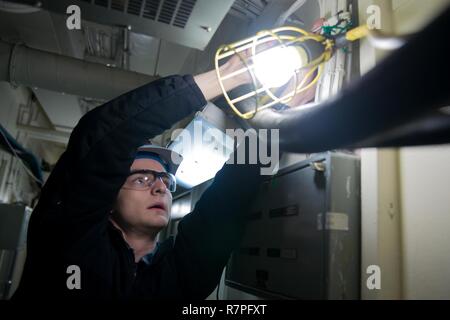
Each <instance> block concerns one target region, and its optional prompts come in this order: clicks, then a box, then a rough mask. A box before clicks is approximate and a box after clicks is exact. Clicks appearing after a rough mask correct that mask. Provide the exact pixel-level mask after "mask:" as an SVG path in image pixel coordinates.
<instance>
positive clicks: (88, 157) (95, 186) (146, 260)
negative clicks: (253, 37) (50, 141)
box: [13, 59, 261, 300]
mask: <svg viewBox="0 0 450 320" xmlns="http://www.w3.org/2000/svg"><path fill="white" fill-rule="evenodd" d="M238 64H240V62H238V61H237V60H236V59H234V60H233V59H231V60H230V62H228V63H227V64H225V65H224V66H223V67H222V68H224V71H228V72H232V71H233V70H236V68H237V65H238ZM247 80H248V79H245V78H235V79H234V80H232V81H228V83H226V86H227V89H232V88H234V87H236V86H238V85H239V84H242V83H245V82H246V81H247ZM219 94H221V89H220V86H219V84H218V81H217V79H216V75H215V71H210V72H207V73H204V74H201V75H198V76H195V77H192V76H184V77H181V76H171V77H167V78H163V79H160V80H157V81H154V82H152V83H150V84H147V85H144V86H142V87H140V88H138V89H135V90H133V91H131V92H128V93H126V94H124V95H122V96H120V97H118V98H116V99H114V100H112V101H110V102H108V103H106V104H104V105H103V106H100V107H98V108H96V109H94V110H92V111H91V112H89V113H87V114H86V115H85V116H84V117H83V118H82V119H81V120H80V122H79V123H78V125H77V126H76V128H75V129H74V131H73V133H72V135H71V137H70V141H69V144H68V147H67V150H66V151H65V152H64V154H63V155H62V156H61V158H60V159H59V161H58V162H57V164H56V166H55V168H54V170H53V172H52V174H51V175H50V177H49V179H48V181H47V182H46V184H45V186H44V188H43V190H42V195H41V198H40V200H39V203H38V205H37V206H36V208H35V210H34V211H33V214H32V217H31V220H30V223H29V230H28V244H27V250H28V253H27V260H26V264H25V268H24V272H23V277H22V280H21V284H20V286H19V288H18V290H17V292H16V294H15V295H14V297H13V299H14V300H21V299H42V298H45V299H47V298H52V299H91V298H102V299H134V298H142V299H186V298H189V299H204V298H206V297H207V296H208V295H209V294H210V293H211V292H212V291H213V289H214V288H215V286H216V285H217V283H218V282H219V280H220V276H221V273H222V270H223V268H224V266H225V264H226V262H227V260H228V258H229V256H230V253H231V252H232V250H233V249H234V248H236V247H238V244H239V240H240V237H241V235H242V231H243V226H244V220H245V218H244V216H245V213H246V211H248V209H249V205H250V203H251V201H252V198H253V197H254V195H255V190H256V188H257V186H258V184H259V182H260V180H261V176H260V170H259V166H258V165H225V166H224V167H223V168H222V170H221V171H220V172H219V173H218V174H217V175H216V177H215V180H214V183H213V184H212V186H211V187H210V188H209V189H208V190H206V191H205V193H204V194H203V196H202V198H201V199H200V200H199V202H198V203H197V204H196V206H195V209H194V210H193V212H192V213H190V214H188V215H186V216H185V217H184V218H183V219H182V220H181V222H180V223H179V226H178V233H177V237H176V238H175V239H174V238H169V239H168V240H166V241H164V242H162V243H161V244H159V245H157V244H156V237H157V235H158V233H159V231H160V230H162V229H163V228H165V227H166V226H167V224H168V222H169V216H170V207H171V203H172V195H171V192H170V191H171V190H172V191H173V187H174V184H175V182H174V177H173V174H175V171H174V166H172V164H171V163H170V157H167V155H166V156H164V153H165V152H166V153H167V152H168V151H167V150H164V149H158V148H156V147H154V146H147V147H143V148H141V149H140V150H139V151H138V152H136V150H137V149H138V147H139V146H142V145H143V144H144V143H145V142H146V141H148V139H150V138H152V137H154V136H156V135H158V134H160V133H161V132H163V131H164V130H166V129H169V128H170V127H171V126H172V125H173V124H174V123H176V122H177V121H179V120H181V119H183V118H185V117H186V116H188V115H189V114H191V113H193V112H195V111H198V110H200V109H201V108H202V107H203V106H204V105H205V104H206V100H209V99H212V98H214V97H216V96H218V95H219ZM74 270H75V271H76V270H79V276H80V279H79V280H80V286H74V285H73V283H71V281H72V280H73V279H72V280H71V279H69V278H70V277H71V275H72V272H74Z"/></svg>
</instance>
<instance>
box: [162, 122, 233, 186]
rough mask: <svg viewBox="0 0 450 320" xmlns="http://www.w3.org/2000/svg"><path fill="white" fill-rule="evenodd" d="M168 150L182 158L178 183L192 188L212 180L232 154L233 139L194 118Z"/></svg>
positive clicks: (178, 171)
mask: <svg viewBox="0 0 450 320" xmlns="http://www.w3.org/2000/svg"><path fill="white" fill-rule="evenodd" d="M169 148H170V149H172V150H173V151H176V152H178V153H180V154H181V155H182V156H183V161H182V162H181V164H180V166H179V167H178V170H177V173H176V178H177V183H178V184H179V185H181V186H183V187H185V188H192V187H195V186H197V185H199V184H201V183H203V182H205V181H207V180H210V179H212V178H214V176H215V174H216V173H217V171H219V170H220V169H221V168H222V167H223V165H224V163H225V162H226V161H227V160H228V158H229V157H230V154H231V153H232V152H233V139H232V138H231V137H229V136H228V135H226V134H225V133H224V132H223V131H221V130H219V129H218V128H216V127H215V126H214V125H212V124H211V123H209V122H208V121H206V120H205V119H204V118H202V117H201V116H199V115H197V116H196V117H195V118H194V120H193V121H192V122H191V123H190V124H189V125H188V126H187V127H186V128H185V129H184V130H183V131H182V132H181V134H179V135H178V136H177V138H175V140H174V142H173V143H172V144H171V145H170V146H169Z"/></svg>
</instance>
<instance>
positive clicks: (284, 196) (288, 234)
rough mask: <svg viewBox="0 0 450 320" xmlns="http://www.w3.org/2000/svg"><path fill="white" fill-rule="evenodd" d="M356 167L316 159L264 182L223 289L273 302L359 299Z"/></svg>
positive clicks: (330, 155)
mask: <svg viewBox="0 0 450 320" xmlns="http://www.w3.org/2000/svg"><path fill="white" fill-rule="evenodd" d="M359 167H360V162H359V158H358V157H357V156H355V155H350V154H345V153H336V152H327V153H324V154H317V155H314V156H312V157H310V158H308V159H306V160H304V161H301V162H299V163H297V164H295V165H292V166H289V167H287V168H284V169H282V170H280V171H279V172H278V173H277V174H276V175H274V176H272V177H268V179H266V180H265V181H264V182H263V183H262V185H261V186H260V190H259V191H258V197H257V199H256V200H255V202H254V204H253V206H252V210H251V211H250V212H249V213H248V216H247V218H248V223H247V227H246V232H245V235H244V238H243V241H242V243H241V247H240V248H239V249H238V250H236V251H235V252H233V254H232V257H231V259H230V261H229V263H228V266H227V268H226V275H225V283H226V284H227V285H228V286H231V287H233V288H236V289H239V290H242V291H245V292H248V293H251V294H254V295H257V296H261V297H267V298H275V299H358V298H359V284H360V276H359V275H360V272H359V269H360V168H359Z"/></svg>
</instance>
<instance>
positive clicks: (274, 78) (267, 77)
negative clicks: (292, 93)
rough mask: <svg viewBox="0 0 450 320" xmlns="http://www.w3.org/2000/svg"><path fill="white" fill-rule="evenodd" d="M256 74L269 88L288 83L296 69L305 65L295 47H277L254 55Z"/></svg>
mask: <svg viewBox="0 0 450 320" xmlns="http://www.w3.org/2000/svg"><path fill="white" fill-rule="evenodd" d="M253 63H254V68H255V75H256V77H257V78H258V80H259V81H260V82H261V84H262V85H263V86H265V87H267V88H277V87H281V86H282V85H284V84H286V83H287V82H288V81H289V80H290V79H291V78H292V77H293V76H294V73H295V71H296V70H298V69H300V68H301V67H302V66H303V61H302V58H301V56H300V54H299V52H298V51H297V49H296V48H294V47H276V48H272V49H268V50H266V51H263V52H260V53H258V54H256V55H255V56H254V57H253Z"/></svg>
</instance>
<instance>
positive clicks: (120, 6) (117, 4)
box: [111, 0, 126, 12]
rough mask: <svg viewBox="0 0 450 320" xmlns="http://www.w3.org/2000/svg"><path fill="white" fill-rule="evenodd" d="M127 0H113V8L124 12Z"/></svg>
mask: <svg viewBox="0 0 450 320" xmlns="http://www.w3.org/2000/svg"><path fill="white" fill-rule="evenodd" d="M125 2H126V0H111V9H113V10H117V11H121V12H124V11H125Z"/></svg>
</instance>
